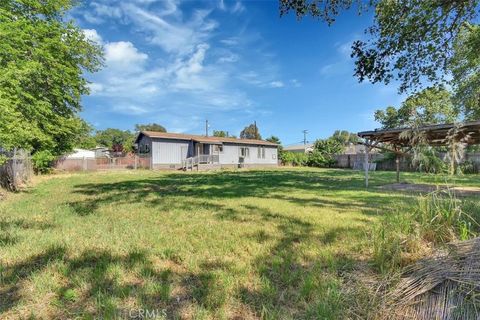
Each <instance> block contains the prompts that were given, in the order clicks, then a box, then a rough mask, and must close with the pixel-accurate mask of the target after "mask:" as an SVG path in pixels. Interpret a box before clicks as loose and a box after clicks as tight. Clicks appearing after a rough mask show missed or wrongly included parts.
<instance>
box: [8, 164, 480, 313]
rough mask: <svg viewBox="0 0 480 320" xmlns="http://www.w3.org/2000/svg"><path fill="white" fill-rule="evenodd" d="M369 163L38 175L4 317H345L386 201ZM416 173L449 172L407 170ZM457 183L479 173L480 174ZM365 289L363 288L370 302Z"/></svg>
mask: <svg viewBox="0 0 480 320" xmlns="http://www.w3.org/2000/svg"><path fill="white" fill-rule="evenodd" d="M394 176H395V174H394V173H393V172H388V173H387V172H383V173H380V172H376V173H373V174H372V176H371V186H372V187H371V188H369V189H368V190H365V188H364V186H363V176H362V174H361V173H359V172H354V171H346V170H329V169H279V170H268V171H237V172H235V171H222V172H210V173H196V172H194V173H183V172H154V171H125V172H99V173H89V174H73V175H58V176H52V177H42V178H39V179H38V180H39V181H37V183H36V184H35V186H34V187H32V188H30V189H28V190H26V191H25V192H20V193H17V194H11V195H9V196H8V197H7V199H6V200H3V201H2V202H0V318H2V319H3V318H18V317H29V316H31V317H32V318H97V317H101V318H114V317H117V318H121V317H128V316H130V315H138V314H139V312H141V310H150V311H155V312H157V313H156V314H157V315H158V314H161V315H166V316H167V317H168V318H195V319H202V318H207V319H208V318H214V319H218V318H235V317H236V318H238V319H244V318H260V317H262V318H274V319H277V318H281V319H289V318H291V319H297V318H311V319H319V318H320V319H323V318H326V319H337V318H343V317H345V316H346V315H347V312H349V310H351V308H352V306H353V305H357V304H359V303H360V304H362V303H364V304H365V300H368V299H365V298H363V299H362V297H359V296H358V294H357V293H355V292H354V291H355V290H351V288H350V287H349V286H350V285H349V284H347V279H348V278H349V277H348V275H349V274H351V273H352V272H353V270H354V269H355V268H356V267H357V266H359V265H365V264H366V263H368V262H369V259H370V251H369V231H370V230H371V227H372V226H373V225H374V224H375V223H376V222H377V221H378V218H379V217H380V216H381V215H384V214H387V213H388V212H391V211H392V210H395V208H399V207H402V206H407V205H409V204H411V203H412V202H414V198H413V195H407V194H395V193H391V192H383V191H379V190H377V189H376V188H375V186H378V185H382V184H386V183H390V182H393V181H394ZM402 179H403V180H406V181H411V182H429V183H445V181H446V180H445V178H443V177H439V176H423V177H422V176H420V175H418V174H403V175H402ZM456 183H460V184H462V185H471V186H478V185H479V182H478V176H473V177H467V176H466V177H460V178H458V179H457V182H456ZM361 301H364V302H361Z"/></svg>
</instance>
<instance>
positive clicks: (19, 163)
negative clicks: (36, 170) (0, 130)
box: [0, 149, 33, 191]
mask: <svg viewBox="0 0 480 320" xmlns="http://www.w3.org/2000/svg"><path fill="white" fill-rule="evenodd" d="M0 156H2V158H6V161H5V162H4V163H2V165H0V187H2V188H5V189H7V190H10V191H17V190H18V189H19V188H20V186H22V185H24V184H26V183H27V182H28V181H29V180H30V179H31V177H32V176H33V166H32V160H31V158H30V154H29V153H28V152H26V151H24V150H17V149H14V150H13V151H11V152H5V151H4V152H0Z"/></svg>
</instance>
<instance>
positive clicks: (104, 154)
mask: <svg viewBox="0 0 480 320" xmlns="http://www.w3.org/2000/svg"><path fill="white" fill-rule="evenodd" d="M93 151H94V152H95V158H111V154H110V150H108V148H106V147H95V149H93Z"/></svg>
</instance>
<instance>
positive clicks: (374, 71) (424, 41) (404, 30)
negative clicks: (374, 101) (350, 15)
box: [280, 0, 480, 92]
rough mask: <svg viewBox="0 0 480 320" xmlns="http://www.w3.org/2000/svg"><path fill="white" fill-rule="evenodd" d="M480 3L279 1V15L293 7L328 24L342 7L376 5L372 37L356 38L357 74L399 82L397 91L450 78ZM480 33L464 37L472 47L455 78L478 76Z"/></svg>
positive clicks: (468, 0)
mask: <svg viewBox="0 0 480 320" xmlns="http://www.w3.org/2000/svg"><path fill="white" fill-rule="evenodd" d="M479 3H480V1H479V0H440V1H439V0H398V1H391V0H369V1H368V2H365V1H361V0H280V14H281V15H285V14H287V13H289V12H291V11H293V12H294V13H295V14H296V16H297V18H299V19H300V18H303V17H304V16H306V15H310V16H313V17H315V18H318V19H321V20H323V21H325V22H326V23H328V24H329V25H330V24H332V23H333V22H334V21H335V18H336V17H337V16H338V15H339V14H340V12H341V11H343V10H348V9H351V8H352V7H356V8H358V10H359V11H360V12H361V11H363V10H366V9H374V11H375V16H374V22H373V25H372V26H371V27H370V28H368V29H367V30H366V33H367V34H368V35H369V38H368V39H367V40H357V41H355V42H354V44H353V46H352V57H354V58H355V76H356V77H357V78H358V79H359V80H360V81H363V80H367V79H368V80H370V81H371V82H373V83H375V82H384V83H389V82H391V81H392V80H396V81H398V82H399V83H400V86H399V91H401V92H404V91H407V90H409V89H414V90H416V89H418V88H420V87H422V86H423V85H424V84H425V83H429V84H430V85H431V84H438V83H440V82H443V81H445V80H446V76H447V75H449V74H450V71H451V69H450V68H451V66H452V63H453V60H455V59H454V55H455V51H459V50H458V49H457V50H455V46H454V42H455V40H456V39H458V38H459V36H460V35H461V33H462V31H463V30H464V28H465V26H466V25H475V21H476V18H477V17H478V15H479V11H480V9H479ZM479 37H480V32H479V30H478V29H475V30H473V29H472V30H470V36H469V37H467V38H464V40H466V41H467V42H464V43H465V44H468V46H467V48H466V49H465V52H462V53H463V60H464V62H463V63H460V66H461V67H460V68H459V69H457V72H456V74H457V79H458V78H462V76H461V75H464V76H465V75H468V74H469V73H470V74H471V72H476V74H477V76H476V77H475V79H478V66H479V64H480V63H479V62H478V59H475V58H474V57H472V56H471V55H472V54H474V53H475V52H477V53H478V48H479V47H478V38H479ZM474 39H477V40H474ZM475 50H476V51H475ZM460 51H463V50H460ZM477 57H478V54H477ZM473 60H475V61H473ZM467 61H469V62H467ZM453 73H454V74H455V71H454V72H453ZM475 79H470V80H472V81H473V80H475ZM475 81H476V80H475ZM468 88H472V87H471V86H468ZM468 90H471V89H468Z"/></svg>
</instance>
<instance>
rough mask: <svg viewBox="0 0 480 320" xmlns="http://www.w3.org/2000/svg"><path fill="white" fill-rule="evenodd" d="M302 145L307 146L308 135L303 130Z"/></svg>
mask: <svg viewBox="0 0 480 320" xmlns="http://www.w3.org/2000/svg"><path fill="white" fill-rule="evenodd" d="M302 132H303V145H306V144H307V133H308V130H303V131H302Z"/></svg>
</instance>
